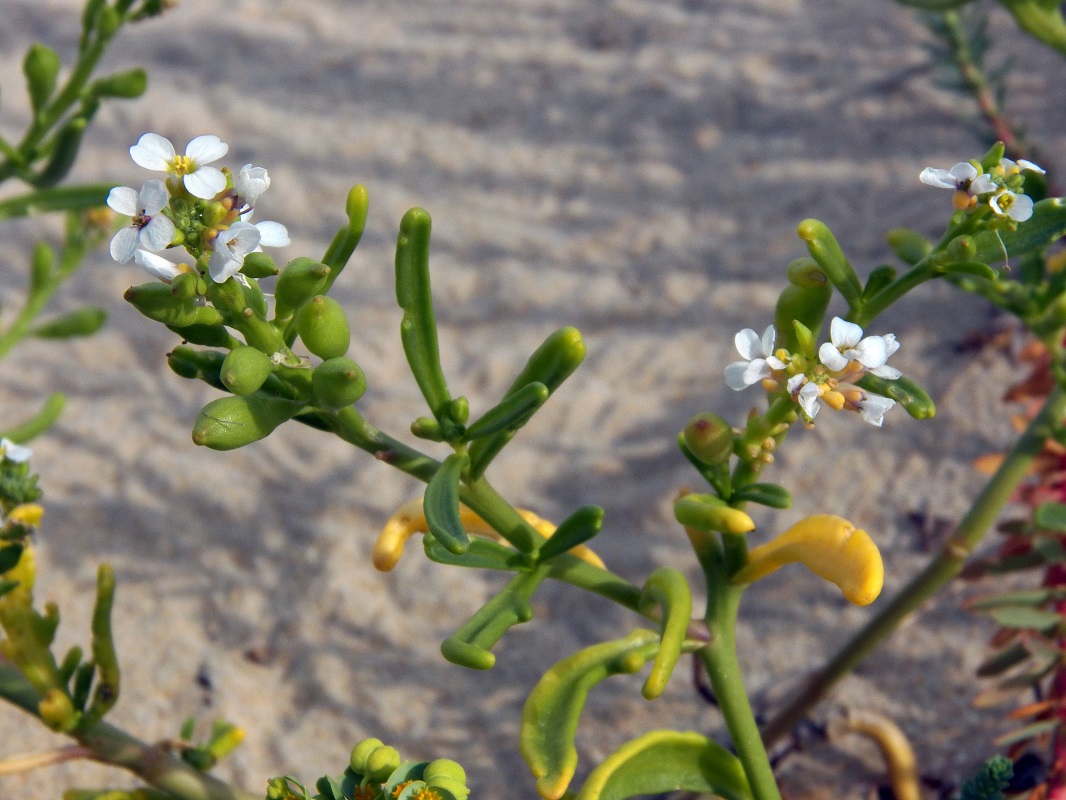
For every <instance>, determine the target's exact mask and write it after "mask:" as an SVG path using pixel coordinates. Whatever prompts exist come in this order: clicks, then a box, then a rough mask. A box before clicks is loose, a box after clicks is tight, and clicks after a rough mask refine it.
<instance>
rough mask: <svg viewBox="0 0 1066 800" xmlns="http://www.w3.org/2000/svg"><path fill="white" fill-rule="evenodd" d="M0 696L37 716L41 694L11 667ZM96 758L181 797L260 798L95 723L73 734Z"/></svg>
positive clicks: (2, 671)
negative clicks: (75, 734)
mask: <svg viewBox="0 0 1066 800" xmlns="http://www.w3.org/2000/svg"><path fill="white" fill-rule="evenodd" d="M0 697H2V698H4V699H5V700H7V701H8V702H10V703H13V704H14V705H17V706H20V707H21V708H23V709H24V710H26V711H28V712H29V713H31V714H34V715H37V704H38V702H40V695H39V694H38V693H37V692H36V691H35V690H34V688H33V686H31V685H30V683H29V681H27V680H26V679H25V678H24V677H23V676H22V674H21V673H20V672H19V671H18V670H17V669H15V668H14V667H10V666H7V665H5V664H0ZM75 738H76V739H77V741H78V742H79V743H80V744H82V745H83V746H85V747H87V748H89V749H90V750H92V751H93V752H94V753H95V754H96V755H95V757H96V759H97V760H98V761H101V762H103V763H105V764H113V765H114V766H116V767H122V768H123V769H127V770H129V771H131V772H134V773H136V774H137V775H139V776H140V777H141V779H142V780H144V781H145V782H146V783H148V784H150V785H151V786H154V787H155V788H156V789H159V790H161V791H164V792H167V793H168V794H170V795H173V796H174V797H176V798H180V799H181V800H261V798H262V796H263V795H262V793H252V792H245V791H241V790H240V789H234V788H232V787H230V786H227V785H226V784H225V783H223V782H222V781H220V780H218V779H217V778H212V777H211V776H210V775H205V774H204V773H202V772H199V771H198V770H195V769H193V768H192V767H191V766H189V765H188V764H186V763H185V762H184V761H182V760H181V759H179V758H175V757H174V756H173V755H171V754H170V753H168V752H167V751H166V750H164V749H162V748H160V747H153V746H151V745H149V744H146V743H144V742H142V741H140V740H139V739H135V738H134V737H132V736H130V735H129V734H127V733H126V732H124V731H122V730H120V729H118V728H116V727H114V726H112V725H109V724H107V723H106V722H97V723H96V724H94V725H91V726H90V727H89V728H88V729H87V730H85V731H81V732H79V733H78V735H77V736H76V737H75Z"/></svg>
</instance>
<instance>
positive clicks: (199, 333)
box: [167, 325, 241, 350]
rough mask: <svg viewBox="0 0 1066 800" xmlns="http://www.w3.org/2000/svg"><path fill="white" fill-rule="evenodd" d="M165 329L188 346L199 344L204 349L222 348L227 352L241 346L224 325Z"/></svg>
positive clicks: (169, 326) (170, 326)
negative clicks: (176, 335)
mask: <svg viewBox="0 0 1066 800" xmlns="http://www.w3.org/2000/svg"><path fill="white" fill-rule="evenodd" d="M167 327H168V328H170V330H172V331H174V333H176V334H178V336H180V337H181V338H182V339H183V340H185V341H186V342H188V343H189V344H199V345H203V346H204V347H224V348H225V349H227V350H232V349H233V348H234V347H238V346H240V344H241V342H239V341H238V340H237V339H235V338H234V337H233V334H231V333H230V332H229V331H228V330H227V329H226V326H225V325H186V326H185V327H184V328H176V327H174V326H172V325H167Z"/></svg>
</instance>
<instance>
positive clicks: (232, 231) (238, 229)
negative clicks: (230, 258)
mask: <svg viewBox="0 0 1066 800" xmlns="http://www.w3.org/2000/svg"><path fill="white" fill-rule="evenodd" d="M223 236H224V237H225V239H226V246H227V247H228V248H229V252H230V253H231V254H232V255H234V256H239V257H243V256H246V255H248V254H249V253H250V252H252V251H253V250H255V248H257V247H258V246H259V239H260V237H261V234H260V233H259V229H258V228H257V227H256V226H255V225H251V224H249V223H247V222H234V223H233V224H232V225H230V226H229V228H227V229H226V230H224V231H223V232H222V233H220V234H219V238H222V237H223Z"/></svg>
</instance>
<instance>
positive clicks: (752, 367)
mask: <svg viewBox="0 0 1066 800" xmlns="http://www.w3.org/2000/svg"><path fill="white" fill-rule="evenodd" d="M776 336H777V331H775V330H774V326H773V325H771V326H769V327H768V328H767V329H766V330H765V331H763V335H762V339H761V340H760V338H759V334H757V333H756V332H755V331H753V330H752V329H751V328H745V329H744V330H742V331H741V332H740V333H738V334H737V335H736V337H735V338H734V342H735V343H736V346H737V351H738V352H739V353H740V354H741V355H742V356H744V358H745V359H746V360H745V361H735V362H733V363H732V364H730V365H729V366H728V367H726V368H725V382H726V386H728V387H729V388H730V389H733V390H734V391H737V392H739V391H741V390H742V389H746V388H748V387H749V386H752V385H753V384H756V383H758V382H759V381H761V380H762V379H763V378H769V377H770V375H771V374H772V370H775V369H784V368H785V362H784V361H782V360H781V359H779V358H777V356H775V355H774V354H773V353H774V339H775V338H776Z"/></svg>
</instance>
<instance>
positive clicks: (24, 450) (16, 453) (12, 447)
mask: <svg viewBox="0 0 1066 800" xmlns="http://www.w3.org/2000/svg"><path fill="white" fill-rule="evenodd" d="M32 456H33V451H32V450H30V448H28V447H23V446H22V445H21V444H15V443H14V442H13V441H11V440H10V439H8V438H7V437H6V436H5V437H3V438H2V439H0V459H4V458H6V459H7V460H8V461H16V462H19V463H21V462H23V461H29V460H30V458H31V457H32Z"/></svg>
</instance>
